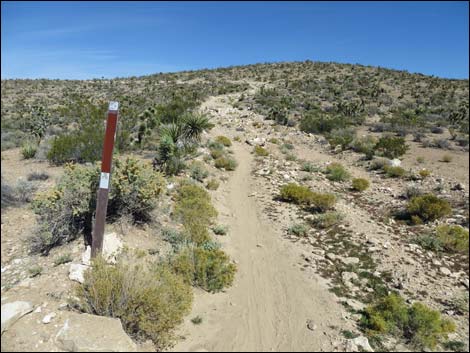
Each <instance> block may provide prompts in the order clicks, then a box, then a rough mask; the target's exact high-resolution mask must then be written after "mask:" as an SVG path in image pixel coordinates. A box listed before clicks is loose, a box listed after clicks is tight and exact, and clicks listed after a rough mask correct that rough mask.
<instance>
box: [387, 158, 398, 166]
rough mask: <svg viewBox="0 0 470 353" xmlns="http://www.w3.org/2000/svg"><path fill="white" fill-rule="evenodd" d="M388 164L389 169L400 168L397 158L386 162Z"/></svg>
mask: <svg viewBox="0 0 470 353" xmlns="http://www.w3.org/2000/svg"><path fill="white" fill-rule="evenodd" d="M388 164H389V165H390V166H391V167H399V166H401V161H400V160H399V159H397V158H394V159H392V160H390V161H388Z"/></svg>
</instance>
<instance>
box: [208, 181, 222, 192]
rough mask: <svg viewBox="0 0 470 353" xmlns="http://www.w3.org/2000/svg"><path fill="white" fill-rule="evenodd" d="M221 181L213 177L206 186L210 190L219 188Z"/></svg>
mask: <svg viewBox="0 0 470 353" xmlns="http://www.w3.org/2000/svg"><path fill="white" fill-rule="evenodd" d="M219 184H220V183H219V182H218V181H217V180H215V179H211V180H209V181H208V182H207V184H206V188H207V189H208V190H217V189H218V188H219Z"/></svg>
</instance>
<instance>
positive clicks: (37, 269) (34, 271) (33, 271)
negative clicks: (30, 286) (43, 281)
mask: <svg viewBox="0 0 470 353" xmlns="http://www.w3.org/2000/svg"><path fill="white" fill-rule="evenodd" d="M42 271H43V268H42V267H41V266H39V265H34V266H32V267H30V268H29V269H28V273H29V277H31V278H33V277H36V276H39V275H41V273H42Z"/></svg>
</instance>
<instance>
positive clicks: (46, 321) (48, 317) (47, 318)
mask: <svg viewBox="0 0 470 353" xmlns="http://www.w3.org/2000/svg"><path fill="white" fill-rule="evenodd" d="M56 315H57V314H56V313H50V314H47V315H46V316H44V318H43V319H42V323H43V324H49V323H50V322H51V321H52V319H53V318H55V317H56Z"/></svg>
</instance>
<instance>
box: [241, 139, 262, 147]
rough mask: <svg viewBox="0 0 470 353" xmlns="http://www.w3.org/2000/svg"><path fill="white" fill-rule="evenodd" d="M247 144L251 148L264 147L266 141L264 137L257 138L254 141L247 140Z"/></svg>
mask: <svg viewBox="0 0 470 353" xmlns="http://www.w3.org/2000/svg"><path fill="white" fill-rule="evenodd" d="M245 142H246V143H247V144H249V145H250V146H264V145H265V143H266V139H265V138H263V137H255V138H254V139H251V140H246V141H245Z"/></svg>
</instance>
